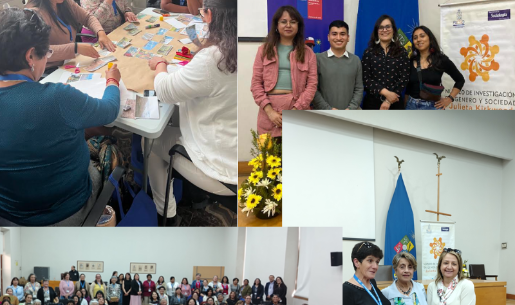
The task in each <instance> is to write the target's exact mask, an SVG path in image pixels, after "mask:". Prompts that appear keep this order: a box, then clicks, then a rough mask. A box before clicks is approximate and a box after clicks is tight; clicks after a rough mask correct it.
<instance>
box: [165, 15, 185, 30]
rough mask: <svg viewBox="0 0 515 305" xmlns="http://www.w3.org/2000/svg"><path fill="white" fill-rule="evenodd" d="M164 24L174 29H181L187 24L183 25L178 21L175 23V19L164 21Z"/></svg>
mask: <svg viewBox="0 0 515 305" xmlns="http://www.w3.org/2000/svg"><path fill="white" fill-rule="evenodd" d="M165 22H166V23H168V24H169V25H171V26H173V27H174V28H175V29H179V30H180V29H183V28H185V27H186V26H187V24H184V23H182V22H180V21H177V19H176V18H168V19H166V20H165Z"/></svg>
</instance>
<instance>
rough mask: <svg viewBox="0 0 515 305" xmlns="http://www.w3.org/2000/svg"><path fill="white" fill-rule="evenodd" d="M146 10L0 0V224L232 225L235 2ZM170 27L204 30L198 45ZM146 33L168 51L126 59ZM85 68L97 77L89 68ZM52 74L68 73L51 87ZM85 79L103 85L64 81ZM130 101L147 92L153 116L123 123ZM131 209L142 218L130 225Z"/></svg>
mask: <svg viewBox="0 0 515 305" xmlns="http://www.w3.org/2000/svg"><path fill="white" fill-rule="evenodd" d="M148 2H149V3H147V4H148V7H147V8H137V7H135V5H136V3H137V2H134V3H132V2H131V1H127V0H81V1H79V0H77V1H73V0H27V1H23V2H22V0H13V1H2V4H3V3H5V4H4V5H3V7H0V45H1V46H2V47H1V48H0V102H1V103H2V104H3V105H5V107H3V110H2V111H1V114H0V122H1V123H0V130H1V131H2V135H3V137H2V138H3V140H2V144H1V145H0V155H2V156H3V158H2V160H1V161H0V181H1V183H0V224H1V225H22V226H48V225H57V226H81V225H84V224H85V223H87V224H88V225H89V226H91V225H92V223H90V222H89V221H87V220H88V216H89V217H95V219H93V221H94V223H93V225H95V224H97V223H98V225H102V226H106V225H109V226H114V225H116V224H118V223H127V222H130V223H135V224H138V225H144V226H156V225H157V224H159V225H161V226H163V225H167V226H179V225H182V226H198V225H203V226H233V225H235V219H236V190H235V189H236V184H237V181H236V177H237V174H236V166H237V164H236V162H237V156H236V153H237V145H236V143H237V138H236V134H237V130H236V126H237V116H236V111H237V96H236V90H237V88H236V84H237V76H236V75H237V56H236V54H237V37H236V31H237V0H204V1H203V0H189V1H186V0H184V1H182V0H181V1H175V0H173V1H172V0H163V1H160V4H159V5H160V7H161V9H157V8H153V6H152V3H150V2H151V0H149V1H148ZM136 9H137V11H136ZM141 9H143V11H141ZM140 11H141V12H140ZM171 18H174V20H173V21H174V22H179V21H177V20H175V19H176V18H179V19H180V18H182V19H180V20H189V21H188V22H190V23H191V25H193V26H194V27H195V26H197V27H198V26H199V25H202V33H203V34H202V35H203V37H202V38H199V39H197V40H198V41H199V42H198V44H197V45H196V44H195V43H193V42H192V40H191V39H189V38H188V35H187V34H186V33H183V34H181V33H179V32H180V31H175V30H176V28H175V27H172V26H171V24H170V23H167V22H166V21H169V19H171ZM147 23H148V24H149V25H146V24H147ZM127 27H131V29H134V30H136V31H135V32H134V35H133V34H130V33H129V32H128V31H127V29H126V28H127ZM142 30H143V31H144V32H145V33H140V32H142ZM151 30H152V31H154V32H157V33H154V32H152V33H150V32H149V33H146V32H147V31H151ZM179 30H182V31H183V32H184V31H185V30H184V28H181V29H179ZM138 31H139V32H138ZM158 31H159V32H158ZM165 32H166V33H165ZM138 33H139V34H138ZM143 34H145V35H147V36H144V35H143ZM123 35H126V36H125V37H123V38H122V36H123ZM136 35H137V36H136ZM164 35H170V36H164ZM139 36H142V39H141V40H140V39H139V38H140V37H139ZM181 36H182V37H181ZM152 37H154V38H153V39H154V40H152ZM164 37H168V38H166V39H168V41H169V42H166V43H164V42H163V41H165V39H164ZM147 38H150V40H151V41H150V42H149V43H151V44H152V43H153V45H156V44H158V43H163V48H165V49H166V48H167V45H166V44H169V47H168V49H167V50H168V52H169V51H170V49H172V48H173V51H172V52H170V53H166V54H168V55H164V56H163V55H160V54H153V53H152V54H151V56H150V57H151V58H149V57H148V56H147V57H148V58H147V57H144V56H143V57H141V58H135V56H132V55H130V54H129V55H130V56H128V55H127V53H126V52H127V49H129V48H128V47H127V46H128V45H129V44H130V45H133V46H134V48H136V49H138V48H137V47H136V46H135V45H136V44H137V43H147V40H148V39H147ZM162 38H163V39H162ZM146 39H147V40H146ZM117 40H120V41H117ZM122 40H123V41H126V42H127V43H125V44H121V43H120V42H122ZM197 40H195V42H197ZM130 48H132V47H130ZM143 49H144V48H142V49H141V50H143ZM154 50H156V51H155V52H158V51H157V48H156V49H154ZM183 51H184V56H183V55H180V56H182V57H181V58H182V59H181V60H177V59H174V58H175V57H176V56H179V55H177V53H181V54H183V53H182V52H183ZM144 52H146V51H144ZM158 53H159V52H158ZM106 55H109V56H106ZM154 55H155V56H154ZM145 56H146V55H145ZM113 57H114V60H115V61H114V62H109V65H107V62H105V63H104V64H105V67H104V64H102V62H103V60H105V61H108V60H113ZM132 57H134V58H132ZM89 63H92V64H91V65H95V68H93V69H97V68H98V67H100V69H99V70H97V71H96V72H93V73H90V72H91V71H93V70H89V69H90V68H89V67H90V66H88V64H89ZM97 63H98V64H97ZM179 63H181V64H179ZM99 64H102V65H101V66H99ZM98 72H101V73H98ZM63 73H64V74H65V73H71V76H70V78H68V79H67V80H65V81H62V82H61V81H60V80H59V76H58V75H63ZM56 75H57V76H56ZM97 76H98V77H99V79H100V80H105V82H102V81H100V82H98V81H97V84H98V85H95V87H92V88H90V89H79V87H80V86H79V85H77V86H75V85H74V84H81V83H82V84H84V83H83V81H86V83H85V84H88V83H87V81H90V82H91V81H92V80H93V79H97V78H96V77H97ZM58 80H59V81H58ZM143 83H144V84H143ZM68 84H70V85H68ZM139 86H141V87H139ZM80 88H83V87H80ZM88 90H89V91H88ZM102 92H103V94H102ZM129 92H130V93H131V94H134V98H135V99H137V98H140V97H141V98H143V97H145V98H146V97H148V99H151V98H152V99H154V98H153V96H156V97H157V99H156V100H155V101H156V103H158V104H157V106H156V107H157V110H156V111H157V118H155V117H154V118H153V119H154V120H152V119H148V118H145V117H143V115H144V114H141V115H140V114H138V117H140V118H138V119H137V120H136V117H131V118H126V117H125V116H124V115H125V114H126V113H127V112H130V111H133V112H134V111H135V110H136V109H135V108H136V106H135V105H133V106H130V102H131V99H132V98H131V99H129V98H128V96H129ZM145 92H146V93H145ZM149 92H150V93H149ZM136 95H137V97H136ZM163 105H168V106H167V107H163ZM138 109H139V108H138ZM165 109H166V110H165ZM174 113H175V114H174ZM149 124H150V125H149ZM152 124H153V125H152ZM106 125H108V126H106ZM172 148H174V149H173V150H172ZM176 151H179V152H178V153H176ZM116 168H121V169H123V173H122V174H120V176H112V179H115V180H117V181H119V182H120V184H121V185H122V186H120V188H119V189H117V190H115V189H114V188H115V187H116V186H115V185H114V183H113V182H112V181H109V177H110V175H111V174H113V172H114V169H116ZM122 179H123V180H124V181H125V182H126V183H122V182H121V181H122ZM172 180H173V181H172ZM179 181H180V182H179ZM106 186H109V187H106ZM102 191H105V192H107V193H108V194H105V195H106V196H105V197H104V196H100V194H102ZM109 192H110V193H112V194H113V197H112V199H106V198H109V196H107V195H109ZM140 192H141V193H142V194H139V193H140ZM116 193H118V194H119V195H118V196H119V198H118V199H116V198H117V197H116V196H115V195H116ZM143 193H145V194H144V195H143ZM136 195H140V196H139V197H144V198H143V199H142V198H136ZM95 206H109V207H110V209H108V210H105V211H104V212H102V211H103V209H102V208H98V209H99V211H100V212H93V211H94V210H95V209H93V207H95ZM139 206H145V207H147V209H146V210H147V211H149V212H147V214H146V215H145V216H146V217H142V216H141V215H136V216H130V214H131V213H129V212H130V210H131V208H132V207H134V209H137V208H138V207H139ZM113 212H114V213H113ZM91 213H95V214H94V215H93V214H91ZM178 213H182V216H181V215H179V216H178V217H177V214H178ZM125 214H128V216H127V218H128V219H132V217H135V218H136V220H124V218H125ZM100 218H102V219H100ZM181 219H182V222H181ZM181 223H182V224H181Z"/></svg>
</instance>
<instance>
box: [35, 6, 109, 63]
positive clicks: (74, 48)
mask: <svg viewBox="0 0 515 305" xmlns="http://www.w3.org/2000/svg"><path fill="white" fill-rule="evenodd" d="M26 7H27V8H29V9H33V10H35V11H37V12H38V13H39V14H40V15H41V18H42V19H43V20H44V21H45V23H46V24H48V25H49V26H50V35H49V42H50V48H51V49H52V50H54V54H53V55H52V57H51V58H49V60H48V63H47V65H46V67H47V68H48V67H57V66H61V65H62V64H63V61H64V60H66V59H73V58H75V56H76V55H77V54H81V55H84V56H87V57H92V58H98V57H100V55H98V52H97V51H96V50H95V48H94V47H93V46H92V45H91V44H88V43H77V41H76V40H75V37H76V35H77V32H78V31H80V30H81V29H80V25H85V26H87V27H88V29H91V30H92V31H93V32H92V33H93V34H95V35H96V36H97V38H98V43H99V45H100V47H101V48H106V49H108V50H109V51H111V52H114V51H115V50H116V47H115V45H114V44H113V42H112V41H111V40H110V39H109V38H108V37H107V34H106V33H105V31H104V29H103V28H102V25H101V24H100V22H99V21H98V19H97V18H96V17H95V16H93V15H91V14H89V13H88V12H86V11H85V10H84V9H83V8H82V7H80V6H79V5H78V4H77V3H75V1H73V0H29V2H28V3H27V5H26Z"/></svg>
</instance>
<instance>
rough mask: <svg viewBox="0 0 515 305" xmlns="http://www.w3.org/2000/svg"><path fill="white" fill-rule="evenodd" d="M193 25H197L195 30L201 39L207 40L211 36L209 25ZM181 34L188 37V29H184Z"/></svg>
mask: <svg viewBox="0 0 515 305" xmlns="http://www.w3.org/2000/svg"><path fill="white" fill-rule="evenodd" d="M192 25H195V30H196V31H197V35H198V37H199V38H207V37H208V36H209V27H208V25H207V23H194V24H192ZM180 34H182V35H188V33H186V28H184V29H182V30H181V31H180Z"/></svg>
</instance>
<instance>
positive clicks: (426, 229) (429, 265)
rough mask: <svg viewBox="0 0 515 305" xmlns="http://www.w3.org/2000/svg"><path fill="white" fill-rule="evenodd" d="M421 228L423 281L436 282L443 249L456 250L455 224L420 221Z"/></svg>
mask: <svg viewBox="0 0 515 305" xmlns="http://www.w3.org/2000/svg"><path fill="white" fill-rule="evenodd" d="M420 226H421V230H420V232H421V236H422V280H434V279H435V278H436V275H437V268H438V259H439V258H440V254H442V252H443V249H444V248H452V249H455V246H454V245H455V242H454V237H455V223H451V222H438V221H420ZM419 246H420V244H419ZM419 263H420V261H419ZM460 268H461V267H460Z"/></svg>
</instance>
